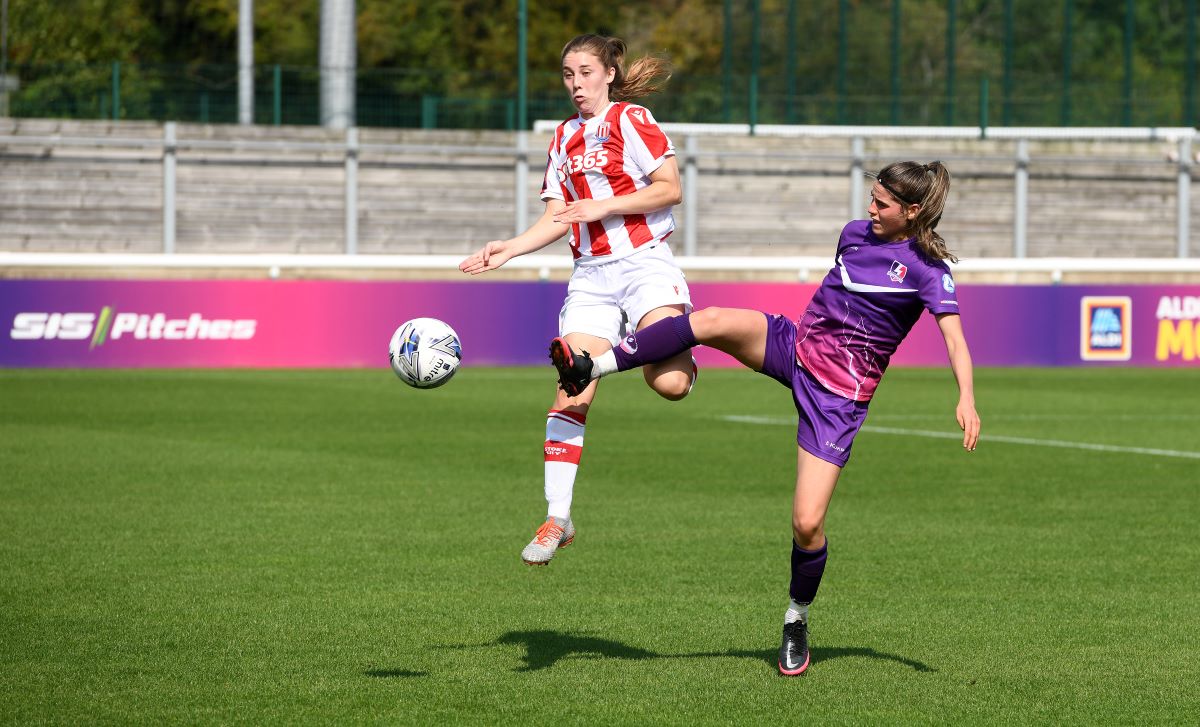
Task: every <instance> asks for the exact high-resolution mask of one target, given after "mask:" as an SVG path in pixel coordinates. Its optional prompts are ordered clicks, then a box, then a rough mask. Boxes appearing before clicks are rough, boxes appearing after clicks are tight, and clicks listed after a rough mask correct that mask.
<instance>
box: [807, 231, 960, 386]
mask: <svg viewBox="0 0 1200 727" xmlns="http://www.w3.org/2000/svg"><path fill="white" fill-rule="evenodd" d="M836 261H837V264H836V265H834V267H833V269H832V270H830V271H829V275H827V276H825V280H823V281H822V282H821V287H820V288H818V289H817V292H816V293H815V294H814V295H813V298H812V301H811V302H809V304H808V310H806V311H804V315H803V316H801V317H800V319H799V320H797V321H796V327H797V329H798V330H797V339H796V358H797V359H798V360H799V361H800V364H801V365H802V366H804V368H806V369H808V371H809V372H810V373H812V375H813V376H815V377H816V378H817V380H818V381H820V382H821V385H822V386H824V387H825V388H826V389H828V390H829V391H831V392H833V393H835V394H837V395H839V396H844V397H846V398H847V399H853V400H854V401H869V400H870V399H871V396H872V395H874V393H875V387H876V386H878V385H879V380H880V379H881V378H883V372H884V370H885V369H887V365H888V361H889V360H890V359H891V357H892V354H893V353H895V351H896V347H898V346H899V345H900V342H901V341H903V340H904V337H905V336H907V335H908V332H909V331H910V330H912V327H913V326H914V325H915V324H916V322H917V319H918V318H920V317H921V310H922V309H926V308H927V309H928V310H929V312H930V313H933V314H935V315H936V314H939V313H958V300H957V298H955V295H954V278H953V277H952V276H951V275H950V268H949V266H947V265H946V263H945V262H943V261H941V260H931V259H930V258H928V257H926V256H925V255H924V254H922V253H921V251H920V248H918V247H917V244H916V241H915V240H913V239H908V240H902V241H900V242H885V241H883V240H881V239H879V238H878V237H875V235H874V234H872V233H871V222H870V221H869V220H855V221H853V222H851V223H849V224H848V225H846V227H845V228H843V229H842V236H841V238H840V239H839V240H838V247H837V257H836Z"/></svg>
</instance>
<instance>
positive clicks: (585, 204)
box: [554, 199, 607, 225]
mask: <svg viewBox="0 0 1200 727" xmlns="http://www.w3.org/2000/svg"><path fill="white" fill-rule="evenodd" d="M606 216H607V213H606V212H605V211H604V204H603V203H602V202H600V201H598V200H594V199H578V200H575V201H574V202H567V206H566V207H563V208H562V209H561V210H559V212H558V213H557V214H555V215H554V221H555V222H558V223H560V224H563V225H576V224H579V223H582V222H595V221H596V220H598V219H601V218H602V217H606Z"/></svg>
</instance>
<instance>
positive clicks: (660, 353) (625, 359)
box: [613, 315, 696, 371]
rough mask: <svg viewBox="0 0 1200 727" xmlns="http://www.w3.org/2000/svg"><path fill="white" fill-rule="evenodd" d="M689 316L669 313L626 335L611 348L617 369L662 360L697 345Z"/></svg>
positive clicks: (635, 366) (626, 368)
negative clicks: (670, 314)
mask: <svg viewBox="0 0 1200 727" xmlns="http://www.w3.org/2000/svg"><path fill="white" fill-rule="evenodd" d="M690 319H691V316H690V315H686V316H671V317H670V318H664V319H662V320H661V321H658V322H657V323H651V324H650V325H648V326H646V327H645V328H643V329H642V330H640V331H638V332H637V333H634V334H631V335H628V336H626V337H625V340H624V341H621V345H619V346H617V347H616V348H614V349H613V355H614V356H616V359H617V371H627V370H629V369H632V368H637V367H638V366H643V365H645V364H649V363H658V362H659V361H665V360H667V359H669V358H671V357H672V356H674V355H675V354H677V353H681V352H683V351H686V350H688V349H689V348H691V347H692V346H695V345H696V334H694V333H692V322H691V320H690Z"/></svg>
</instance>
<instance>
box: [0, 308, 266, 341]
mask: <svg viewBox="0 0 1200 727" xmlns="http://www.w3.org/2000/svg"><path fill="white" fill-rule="evenodd" d="M257 327H258V321H256V320H253V319H237V320H231V319H228V318H213V319H209V318H205V317H204V316H202V315H201V314H199V313H192V314H191V315H190V316H188V317H187V318H168V317H167V315H166V314H165V313H117V312H116V311H115V310H114V309H113V308H112V307H111V306H107V305H106V306H104V307H103V308H101V309H100V312H99V313H76V312H73V313H47V312H42V311H30V312H23V313H18V314H16V316H14V317H13V321H12V329H11V330H10V331H9V334H8V335H9V338H11V339H12V340H14V341H54V340H57V341H85V340H89V339H90V341H91V342H90V344H89V346H88V350H91V349H94V348H96V347H97V346H101V345H103V344H105V343H106V342H108V341H114V342H115V341H121V340H131V339H132V340H135V341H247V340H250V339H251V338H254V333H255V329H256V328H257Z"/></svg>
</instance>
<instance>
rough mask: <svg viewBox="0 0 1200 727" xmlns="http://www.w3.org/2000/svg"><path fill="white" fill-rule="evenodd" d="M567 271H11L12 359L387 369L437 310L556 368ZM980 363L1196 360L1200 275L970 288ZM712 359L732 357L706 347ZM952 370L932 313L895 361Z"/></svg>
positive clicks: (776, 308)
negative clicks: (261, 275) (1169, 281)
mask: <svg viewBox="0 0 1200 727" xmlns="http://www.w3.org/2000/svg"><path fill="white" fill-rule="evenodd" d="M815 287H816V286H814V285H810V284H798V283H796V284H789V283H695V284H693V285H692V286H691V289H692V299H693V300H694V301H695V303H696V304H697V306H701V307H704V306H713V305H717V306H729V307H739V308H755V309H759V310H763V311H767V312H770V313H783V314H786V315H788V316H789V317H791V318H796V317H798V316H799V314H800V313H802V312H803V310H804V307H805V303H807V301H808V299H809V297H810V296H811V295H812V293H813V291H814V290H815ZM565 294H566V284H565V283H547V282H489V281H479V280H470V281H463V282H408V281H399V282H345V281H325V280H316V281H269V280H261V281H260V280H254V281H246V280H213V281H208V280H191V281H178V280H171V281H131V280H83V281H80V280H0V325H3V327H4V328H3V331H4V333H3V335H2V336H0V367H4V368H15V367H55V368H68V367H69V368H94V367H103V368H114V367H122V368H142V367H158V368H184V367H189V368H190V367H195V368H218V367H252V368H279V367H293V368H314V367H316V368H341V367H384V366H387V344H388V339H389V338H390V336H391V334H392V331H393V330H395V328H396V327H397V326H399V325H400V324H401V323H403V322H404V321H405V320H407V319H409V318H416V317H421V316H428V317H433V318H440V319H442V320H444V321H446V322H447V323H449V324H450V325H451V326H453V327H454V329H455V330H456V331H457V332H458V334H459V337H460V338H461V339H462V346H463V364H464V365H465V366H526V365H536V366H543V365H546V345H547V343H548V341H549V340H550V338H551V337H553V336H554V335H556V334H557V332H558V331H557V322H558V310H559V307H560V306H561V305H562V300H563V297H564V296H565ZM958 300H959V302H960V303H961V305H962V313H963V323H964V327H965V329H966V333H967V341H968V343H969V344H970V346H971V353H972V355H973V357H974V360H975V363H976V364H977V365H980V366H1130V365H1132V366H1197V365H1200V286H1186V285H1085V286H1074V285H1059V286H1034V285H963V286H960V287H959V290H958ZM697 358H698V359H699V361H700V363H701V365H708V366H729V365H735V362H734V361H733V359H731V358H729V357H727V356H725V355H724V354H722V353H719V352H717V351H714V350H711V349H706V348H700V349H697ZM892 361H893V363H894V364H895V365H898V366H941V365H945V362H946V351H945V346H944V344H943V343H942V340H941V336H940V335H939V334H938V331H937V327H936V325H935V324H934V321H933V319H932V318H931V317H930V316H928V315H926V316H924V317H923V318H922V320H921V322H920V323H918V325H917V327H916V329H915V330H914V331H913V333H912V334H910V335H909V337H908V339H907V340H906V341H905V342H904V344H903V345H902V346H901V347H900V350H899V351H897V353H896V355H895V356H894V357H893V359H892Z"/></svg>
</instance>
